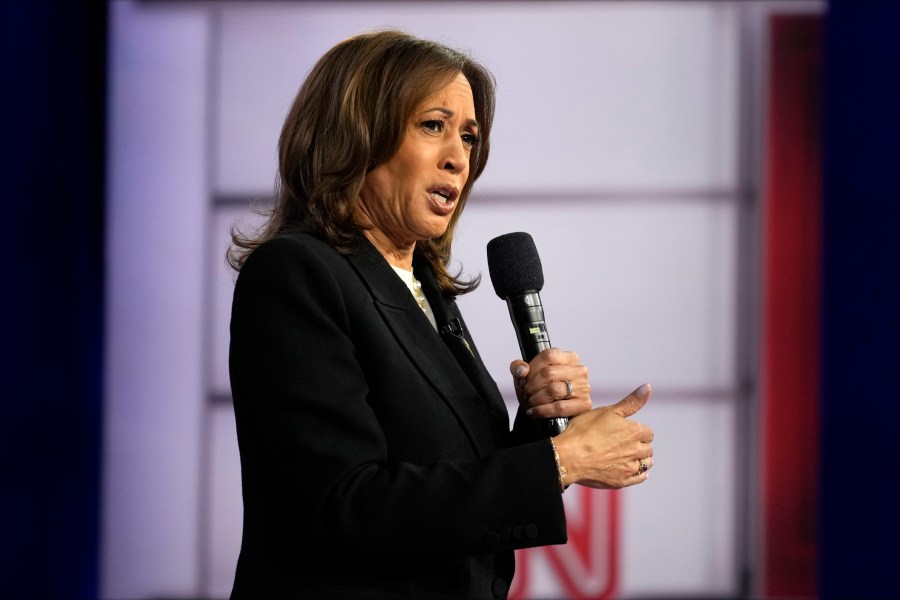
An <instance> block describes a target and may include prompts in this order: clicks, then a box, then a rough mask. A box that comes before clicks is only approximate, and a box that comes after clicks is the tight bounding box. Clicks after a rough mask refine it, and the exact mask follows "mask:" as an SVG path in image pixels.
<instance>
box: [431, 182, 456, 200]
mask: <svg viewBox="0 0 900 600" xmlns="http://www.w3.org/2000/svg"><path fill="white" fill-rule="evenodd" d="M428 193H429V194H430V196H431V199H432V200H434V201H435V202H437V203H438V204H443V205H452V204H453V202H455V201H456V198H457V197H458V196H459V192H458V191H457V190H456V188H455V187H453V186H451V185H438V186H434V187H432V188H430V189H429V190H428Z"/></svg>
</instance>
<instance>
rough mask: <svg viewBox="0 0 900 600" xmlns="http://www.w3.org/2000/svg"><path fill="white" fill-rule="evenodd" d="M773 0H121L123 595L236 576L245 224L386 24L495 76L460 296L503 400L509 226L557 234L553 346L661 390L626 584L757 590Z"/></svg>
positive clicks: (459, 250) (115, 146) (116, 563)
mask: <svg viewBox="0 0 900 600" xmlns="http://www.w3.org/2000/svg"><path fill="white" fill-rule="evenodd" d="M750 5H754V7H755V8H759V7H769V6H776V5H780V6H781V7H782V8H784V7H785V3H780V2H779V3H775V4H769V3H762V2H757V3H751V2H741V3H733V2H718V1H696V2H645V1H640V2H627V1H621V2H525V3H514V2H453V3H439V2H394V3H387V2H374V1H369V2H321V3H319V2H265V3H245V2H221V3H217V2H185V3H168V2H160V3H155V2H124V1H123V2H116V3H112V4H111V18H112V27H111V31H112V33H111V36H112V37H111V44H110V46H111V49H112V53H113V57H112V61H111V63H112V73H111V107H112V115H111V133H110V148H111V152H110V155H111V158H110V199H109V214H110V219H109V222H110V232H109V242H108V252H109V267H108V271H109V290H108V298H109V300H108V302H109V311H108V318H107V324H108V344H109V352H108V354H109V356H110V358H109V361H108V365H107V373H108V375H107V383H106V394H107V403H108V409H107V415H108V416H107V422H106V440H105V444H106V455H105V457H106V462H105V468H106V471H105V472H106V489H105V495H104V516H103V518H104V532H103V550H104V552H103V565H102V568H103V577H102V582H103V583H102V586H103V587H102V589H103V595H104V597H107V598H116V599H123V598H149V597H162V596H168V597H213V598H224V597H227V595H228V592H229V591H230V586H231V580H232V576H233V570H234V565H235V560H236V557H237V551H238V547H239V543H240V526H241V497H240V466H239V463H238V454H237V445H236V439H235V433H234V421H233V416H232V414H231V407H230V402H229V396H228V394H229V387H228V372H227V345H228V318H229V311H230V302H231V290H232V285H233V283H232V282H233V277H234V274H233V273H232V272H230V271H229V270H228V269H227V268H226V267H225V264H224V252H225V250H226V248H227V244H228V229H229V227H230V226H231V225H232V224H233V223H235V222H236V221H247V220H249V221H247V222H252V220H253V219H254V217H253V215H252V214H251V212H250V211H249V210H248V206H249V204H248V202H249V200H250V199H251V198H265V197H268V196H270V194H271V189H272V183H273V181H274V177H275V152H276V143H277V137H278V133H279V130H280V126H281V122H282V120H283V118H284V116H285V113H286V111H287V109H288V107H289V105H290V103H291V101H292V99H293V95H294V94H295V92H296V90H297V88H298V86H299V85H300V83H301V81H302V79H303V77H304V76H305V74H306V73H307V71H308V70H309V69H310V67H311V66H312V64H313V62H314V61H315V60H316V59H317V58H318V57H319V56H320V55H321V54H322V53H323V52H324V51H325V50H327V49H328V48H329V47H330V46H332V45H333V44H334V43H336V42H337V41H339V40H340V39H342V38H344V37H346V36H348V35H351V34H354V33H357V32H359V31H362V30H366V29H370V28H373V27H381V26H396V27H400V28H402V29H405V30H407V31H410V32H411V33H415V34H419V35H422V36H425V37H429V38H432V39H437V40H439V41H442V42H445V43H447V44H450V45H452V46H454V47H457V48H460V49H463V50H466V51H469V52H471V53H472V54H473V55H474V56H476V57H477V58H479V59H481V60H482V61H483V62H484V63H486V64H487V65H488V66H489V68H490V69H491V70H492V71H493V72H494V74H495V75H496V77H497V81H498V114H497V119H496V127H495V129H494V134H493V147H492V153H491V161H490V164H489V166H488V168H487V171H486V172H485V175H484V176H483V178H482V180H481V181H480V182H479V183H478V184H477V185H476V187H475V193H474V195H473V197H472V199H471V201H470V203H469V206H468V208H467V212H466V214H465V216H464V217H463V220H462V223H461V227H460V231H459V235H458V242H457V245H456V250H455V259H456V260H457V261H459V263H460V265H461V266H462V267H463V268H464V269H465V270H466V271H468V272H470V273H472V272H481V273H482V274H483V276H484V280H483V285H482V287H481V288H480V289H479V290H478V291H476V292H475V293H473V294H471V295H468V296H465V297H463V298H462V299H461V300H460V304H461V306H462V308H463V310H464V312H465V314H466V318H467V321H468V322H469V325H470V327H471V328H472V330H473V333H474V335H475V339H476V341H477V343H478V346H479V349H480V350H481V353H482V354H483V355H484V357H485V360H486V362H487V363H488V365H489V367H490V368H491V371H492V373H493V374H494V377H495V379H496V380H497V381H498V383H499V384H500V386H501V389H502V390H503V391H504V393H505V394H506V395H507V398H508V399H509V398H510V396H511V393H510V389H509V376H508V373H507V365H508V363H509V361H510V360H512V358H514V357H515V356H516V355H517V353H518V348H517V346H516V343H515V336H514V334H513V331H512V327H511V325H510V324H509V317H508V314H507V312H506V306H505V304H504V303H503V302H502V301H501V300H500V299H499V298H497V297H496V295H495V294H494V292H493V289H492V288H491V285H490V281H489V276H488V271H487V265H486V255H485V245H486V243H487V241H488V240H490V239H491V238H492V237H494V236H496V235H500V234H502V233H506V232H509V231H528V232H530V233H531V234H532V235H533V236H534V238H535V242H536V245H537V247H538V250H539V252H540V255H541V258H542V262H543V266H544V274H545V280H546V283H545V287H544V290H543V291H542V293H541V296H542V299H543V301H544V305H545V311H546V315H547V323H548V329H549V332H550V336H551V339H552V341H553V342H554V344H555V345H559V346H563V347H566V348H570V349H574V350H577V351H578V352H579V353H580V354H581V355H582V358H583V360H584V361H585V363H586V364H588V366H589V367H590V368H591V372H592V380H593V385H594V389H595V393H594V401H595V404H596V405H599V404H606V403H610V402H614V401H616V400H618V399H619V398H620V397H622V396H623V395H625V394H627V393H628V392H629V391H630V390H631V389H633V388H634V387H637V386H638V385H639V384H640V383H642V382H644V381H649V382H651V383H652V384H653V386H654V390H655V391H654V395H653V397H652V399H651V401H650V404H649V405H648V406H647V408H646V409H645V410H644V411H642V412H641V413H640V415H639V418H640V419H641V420H642V421H644V422H647V423H648V424H650V425H651V426H653V427H654V429H655V431H656V434H657V435H656V441H655V443H654V447H655V449H656V457H657V466H656V467H655V468H654V470H653V472H652V476H651V478H650V480H649V481H648V483H646V484H645V485H642V486H640V487H638V488H636V489H629V490H626V491H624V492H621V493H619V504H620V507H621V511H620V522H619V531H618V571H617V572H616V573H615V574H613V575H614V578H615V581H616V594H615V595H616V596H617V597H622V598H627V597H648V596H660V597H663V596H673V595H704V596H727V595H730V594H736V593H737V591H738V589H739V585H740V583H739V578H740V575H741V573H740V572H739V564H738V563H739V562H740V561H741V560H744V561H746V560H748V557H749V560H751V561H752V559H753V553H752V548H749V545H750V543H751V540H749V539H746V538H747V536H746V534H742V533H741V531H742V528H741V526H740V525H741V520H742V519H743V520H746V519H747V514H746V513H741V512H740V506H741V503H740V502H738V500H737V499H736V493H737V490H739V489H747V488H746V486H742V485H741V481H739V480H738V478H739V477H744V478H746V477H750V476H752V473H747V472H746V471H741V469H740V468H739V467H740V465H739V464H737V462H736V457H737V456H738V455H739V453H740V452H742V449H741V448H739V447H737V444H738V442H737V440H738V439H741V436H740V435H739V432H740V430H739V427H743V426H744V425H743V424H741V423H739V422H738V410H737V403H738V400H739V397H738V390H739V387H740V386H739V384H738V375H737V372H738V361H739V358H740V352H739V347H740V345H741V344H747V343H749V342H751V341H752V340H744V339H741V333H740V332H741V331H742V329H741V328H739V327H738V326H737V321H738V318H739V315H738V313H737V310H738V309H737V307H738V305H739V300H741V301H743V302H748V301H749V302H755V298H752V299H749V300H748V299H746V298H744V299H739V298H737V297H736V293H737V292H736V291H737V290H738V289H739V285H738V283H739V282H738V278H739V277H741V276H742V274H741V272H739V270H738V266H739V264H740V260H739V253H740V251H741V249H740V248H739V242H738V240H739V239H741V235H740V228H741V227H742V224H741V221H740V206H741V205H740V203H741V202H742V201H744V199H746V198H747V194H746V193H745V192H746V190H744V189H742V185H745V183H742V182H740V181H738V178H739V175H738V174H739V173H740V172H741V166H740V165H739V157H741V156H746V153H742V152H739V150H740V146H741V144H747V143H749V140H747V139H745V137H746V135H747V134H746V132H743V133H742V130H741V128H740V127H739V122H740V119H741V118H745V119H746V118H747V115H746V114H743V117H742V115H741V114H739V113H740V111H741V110H743V111H747V110H753V109H754V107H753V106H749V108H748V105H747V104H744V105H743V108H741V106H740V105H739V101H740V100H741V99H740V90H741V81H740V74H741V72H742V69H743V68H746V65H742V64H741V62H740V61H741V60H743V61H747V60H758V57H754V56H747V55H746V53H743V54H742V52H741V47H740V40H741V31H742V28H743V27H744V26H745V23H743V22H742V19H746V18H747V15H748V14H751V12H752V11H751V12H748V7H749V6H750ZM809 5H810V3H807V6H809ZM813 6H814V7H816V8H817V9H818V8H821V5H820V4H819V3H814V4H813ZM752 14H755V15H756V18H759V14H762V13H760V12H759V11H756V12H752ZM756 66H757V67H758V65H756ZM746 100H747V99H746V98H744V101H746ZM756 109H758V107H756ZM742 136H745V137H744V138H742ZM744 170H745V171H746V169H744ZM744 275H746V274H744ZM744 283H745V288H746V282H744ZM745 288H741V289H745ZM746 289H751V290H752V289H755V286H754V285H750V286H749V288H746ZM742 383H747V382H742ZM749 383H750V384H751V386H752V384H753V382H749ZM751 487H752V486H751ZM598 493H603V492H598ZM748 502H749V505H750V506H751V508H752V506H753V501H752V500H749V501H747V500H746V499H745V503H744V504H745V505H746V504H748ZM573 516H576V517H577V515H575V514H574V513H573ZM537 562H538V563H540V561H537ZM753 566H754V565H753V564H747V565H744V567H748V568H752V567H753ZM530 581H531V584H530V587H529V588H528V589H525V590H520V591H521V592H522V593H523V594H524V595H530V596H531V597H559V596H561V595H564V592H565V590H563V589H562V588H560V587H559V583H558V582H557V581H556V580H555V575H554V573H553V572H552V569H550V568H549V567H547V565H546V564H545V565H543V566H541V564H538V565H537V566H536V567H535V571H534V572H532V573H530ZM570 593H571V592H570Z"/></svg>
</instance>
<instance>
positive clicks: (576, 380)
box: [509, 348, 593, 419]
mask: <svg viewBox="0 0 900 600" xmlns="http://www.w3.org/2000/svg"><path fill="white" fill-rule="evenodd" d="M509 370H510V372H511V373H512V376H513V384H514V386H515V389H516V397H517V398H518V400H519V406H521V407H522V408H523V409H524V410H525V412H526V414H527V415H528V416H530V417H531V418H533V419H550V418H554V417H574V416H576V415H580V414H581V413H584V412H587V411H589V410H591V408H593V405H592V402H591V384H590V382H589V381H588V369H587V367H585V366H584V365H583V364H581V359H580V358H579V357H578V355H577V354H576V353H574V352H569V351H567V350H561V349H560V348H548V349H547V350H544V351H542V352H541V353H540V354H538V355H537V356H535V357H534V358H533V359H532V360H531V363H530V364H529V363H526V362H525V361H524V360H514V361H513V362H512V363H510V365H509Z"/></svg>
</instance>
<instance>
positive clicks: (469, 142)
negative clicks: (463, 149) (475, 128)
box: [462, 133, 478, 146]
mask: <svg viewBox="0 0 900 600" xmlns="http://www.w3.org/2000/svg"><path fill="white" fill-rule="evenodd" d="M462 141H463V144H465V145H466V146H477V145H478V136H477V135H475V134H474V133H464V134H462Z"/></svg>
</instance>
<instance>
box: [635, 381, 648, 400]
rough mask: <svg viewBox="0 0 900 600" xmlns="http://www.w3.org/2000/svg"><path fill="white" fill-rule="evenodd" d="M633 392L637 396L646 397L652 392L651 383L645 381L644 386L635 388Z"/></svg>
mask: <svg viewBox="0 0 900 600" xmlns="http://www.w3.org/2000/svg"><path fill="white" fill-rule="evenodd" d="M633 393H634V395H635V396H637V397H638V398H644V397H646V396H647V394H649V393H650V384H649V383H645V384H644V385H642V386H641V387H639V388H638V389H636V390H634V392H633Z"/></svg>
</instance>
